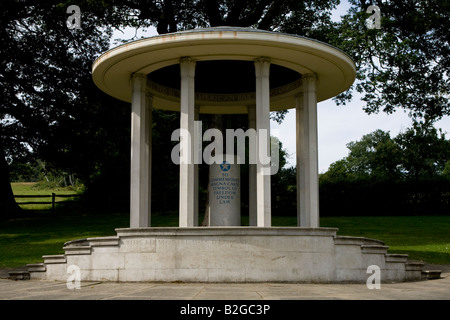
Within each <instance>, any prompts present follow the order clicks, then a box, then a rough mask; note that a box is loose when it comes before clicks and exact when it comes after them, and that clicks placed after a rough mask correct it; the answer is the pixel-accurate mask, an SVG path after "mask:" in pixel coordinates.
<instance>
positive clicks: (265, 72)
mask: <svg viewBox="0 0 450 320" xmlns="http://www.w3.org/2000/svg"><path fill="white" fill-rule="evenodd" d="M255 73H256V77H257V78H258V77H267V78H268V77H269V73H270V58H268V57H259V58H256V59H255Z"/></svg>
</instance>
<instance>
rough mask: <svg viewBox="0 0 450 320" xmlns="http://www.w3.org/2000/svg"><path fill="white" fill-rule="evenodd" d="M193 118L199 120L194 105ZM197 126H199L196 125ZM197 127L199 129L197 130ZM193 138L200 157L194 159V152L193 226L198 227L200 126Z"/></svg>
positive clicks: (197, 111)
mask: <svg viewBox="0 0 450 320" xmlns="http://www.w3.org/2000/svg"><path fill="white" fill-rule="evenodd" d="M194 120H195V121H199V120H200V106H199V105H196V106H195V108H194ZM198 127H199V126H198ZM197 129H199V130H197ZM193 139H194V144H193V146H195V144H197V147H196V148H195V147H194V152H199V153H198V154H197V158H200V159H196V157H195V154H194V226H195V227H198V204H199V200H198V191H199V190H198V164H199V162H200V160H201V158H202V157H201V150H202V145H201V141H202V128H201V127H199V128H194V135H193Z"/></svg>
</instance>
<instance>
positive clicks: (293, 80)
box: [92, 27, 356, 113]
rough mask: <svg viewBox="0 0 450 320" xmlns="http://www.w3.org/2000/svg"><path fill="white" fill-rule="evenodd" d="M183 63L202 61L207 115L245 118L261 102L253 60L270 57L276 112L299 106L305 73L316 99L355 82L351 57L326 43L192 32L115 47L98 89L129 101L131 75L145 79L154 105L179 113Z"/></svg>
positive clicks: (102, 63)
mask: <svg viewBox="0 0 450 320" xmlns="http://www.w3.org/2000/svg"><path fill="white" fill-rule="evenodd" d="M182 57H190V58H192V59H194V60H195V61H197V63H196V74H195V91H196V96H195V104H196V105H198V106H200V112H201V113H247V106H248V105H250V104H254V103H255V92H254V91H255V70H254V65H253V61H254V60H255V59H256V58H259V57H265V58H269V59H270V61H271V68H270V91H271V92H270V99H271V101H270V102H271V111H276V110H284V109H289V108H294V107H295V104H294V95H295V94H297V93H300V92H301V77H302V75H303V74H310V73H312V74H315V75H316V76H317V78H318V82H317V101H318V102H320V101H323V100H326V99H329V98H332V97H334V96H336V95H338V94H339V93H341V92H344V91H345V90H347V89H348V88H349V87H350V86H351V85H352V83H353V81H354V80H355V76H356V68H355V64H354V62H353V61H352V59H351V58H350V57H349V56H348V55H346V54H345V53H343V52H342V51H340V50H338V49H336V48H335V47H332V46H330V45H328V44H325V43H322V42H319V41H316V40H312V39H308V38H304V37H299V36H295V35H288V34H282V33H278V32H270V31H263V30H256V29H250V28H235V27H216V28H207V29H194V30H189V31H182V32H176V33H170V34H164V35H159V36H154V37H150V38H145V39H141V40H137V41H133V42H129V43H126V44H124V45H121V46H118V47H116V48H113V49H111V50H109V51H107V52H106V53H104V54H103V55H101V56H100V57H99V58H98V59H97V60H96V61H95V62H94V64H93V67H92V74H93V80H94V82H95V84H96V85H97V86H98V87H99V88H100V89H101V90H103V91H104V92H106V93H107V94H109V95H111V96H113V97H115V98H117V99H120V100H123V101H127V102H131V96H132V92H131V82H130V79H131V75H132V74H133V73H142V74H147V78H148V88H149V91H150V92H151V93H152V95H153V107H155V108H160V109H166V110H176V111H179V95H180V68H179V61H180V58H182Z"/></svg>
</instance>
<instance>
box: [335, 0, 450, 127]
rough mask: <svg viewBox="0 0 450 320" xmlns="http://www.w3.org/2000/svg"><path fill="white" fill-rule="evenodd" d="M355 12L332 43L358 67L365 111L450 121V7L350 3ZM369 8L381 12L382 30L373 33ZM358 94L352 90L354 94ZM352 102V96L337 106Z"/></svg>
mask: <svg viewBox="0 0 450 320" xmlns="http://www.w3.org/2000/svg"><path fill="white" fill-rule="evenodd" d="M349 2H350V3H351V5H352V6H351V8H350V10H349V12H348V13H347V14H346V15H345V16H343V18H342V21H341V22H340V23H338V24H337V25H336V28H333V29H332V30H331V32H330V34H329V42H330V43H331V44H334V45H335V46H337V47H339V48H341V49H342V50H344V51H345V52H347V53H348V54H350V55H351V56H352V58H353V59H354V60H355V62H356V66H357V80H358V81H357V82H356V83H355V86H354V87H356V90H357V91H358V92H360V93H362V94H363V98H362V100H363V101H365V103H366V105H365V106H364V110H365V111H366V112H367V113H369V114H371V113H377V112H379V111H380V110H382V111H384V112H386V113H389V114H390V113H393V112H395V111H396V110H397V109H405V110H407V111H409V114H410V115H411V117H414V118H417V119H420V118H423V119H425V120H428V121H430V120H431V121H434V120H437V119H440V118H441V117H443V116H445V115H447V116H448V115H450V105H449V91H450V90H449V89H450V82H449V81H448V79H449V70H450V41H449V39H450V38H449V37H450V34H449V32H448V30H450V19H449V12H450V3H449V2H448V1H440V0H401V1H400V0H395V1H370V2H369V1H365V0H360V1H358V0H350V1H349ZM370 4H374V5H377V6H378V7H379V8H380V12H381V29H379V30H378V29H369V28H368V27H367V25H366V19H367V18H368V17H369V16H370V15H371V13H367V12H366V10H367V8H368V7H369V5H370ZM352 89H354V88H352ZM349 97H351V90H350V91H348V92H346V93H344V94H342V95H341V96H340V99H338V100H337V101H339V102H344V101H346V100H347V99H348V98H349Z"/></svg>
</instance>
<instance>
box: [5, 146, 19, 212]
mask: <svg viewBox="0 0 450 320" xmlns="http://www.w3.org/2000/svg"><path fill="white" fill-rule="evenodd" d="M20 211H21V209H20V207H19V205H18V204H17V203H16V200H15V199H14V194H13V192H12V188H11V183H10V181H9V167H8V163H7V162H6V159H5V153H4V150H3V145H2V143H1V141H0V219H6V218H9V217H11V216H12V215H13V214H14V213H17V212H20Z"/></svg>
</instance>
